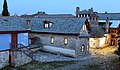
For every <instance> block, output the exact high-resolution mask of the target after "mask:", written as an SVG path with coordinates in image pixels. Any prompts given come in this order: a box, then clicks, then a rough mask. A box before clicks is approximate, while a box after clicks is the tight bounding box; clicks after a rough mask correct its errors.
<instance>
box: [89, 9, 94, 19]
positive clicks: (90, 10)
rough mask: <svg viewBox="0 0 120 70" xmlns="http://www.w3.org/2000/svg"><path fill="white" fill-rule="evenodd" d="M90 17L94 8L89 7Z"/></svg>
mask: <svg viewBox="0 0 120 70" xmlns="http://www.w3.org/2000/svg"><path fill="white" fill-rule="evenodd" d="M89 13H90V17H91V16H92V15H93V8H91V9H89Z"/></svg>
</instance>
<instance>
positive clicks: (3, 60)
mask: <svg viewBox="0 0 120 70" xmlns="http://www.w3.org/2000/svg"><path fill="white" fill-rule="evenodd" d="M7 65H9V51H3V52H0V69H1V68H3V67H5V66H7Z"/></svg>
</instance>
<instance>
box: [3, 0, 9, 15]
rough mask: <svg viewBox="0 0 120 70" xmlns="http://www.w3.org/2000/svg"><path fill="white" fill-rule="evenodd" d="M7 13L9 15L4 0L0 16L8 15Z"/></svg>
mask: <svg viewBox="0 0 120 70" xmlns="http://www.w3.org/2000/svg"><path fill="white" fill-rule="evenodd" d="M9 15H10V14H9V12H8V7H7V1H6V0H4V4H3V11H2V16H9Z"/></svg>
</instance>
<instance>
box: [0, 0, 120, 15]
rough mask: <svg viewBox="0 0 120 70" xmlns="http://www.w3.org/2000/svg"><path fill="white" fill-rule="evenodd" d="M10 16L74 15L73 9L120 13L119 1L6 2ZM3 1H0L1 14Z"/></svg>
mask: <svg viewBox="0 0 120 70" xmlns="http://www.w3.org/2000/svg"><path fill="white" fill-rule="evenodd" d="M7 3H8V9H9V11H10V14H11V15H13V14H14V13H15V12H16V13H17V14H19V15H21V14H25V13H27V14H34V13H36V12H38V11H45V12H46V13H48V14H66V13H68V14H75V7H76V6H79V7H80V9H81V10H83V9H89V8H91V7H93V8H94V10H95V11H98V12H105V11H108V12H120V7H119V6H120V0H7ZM2 5H3V0H1V1H0V12H2Z"/></svg>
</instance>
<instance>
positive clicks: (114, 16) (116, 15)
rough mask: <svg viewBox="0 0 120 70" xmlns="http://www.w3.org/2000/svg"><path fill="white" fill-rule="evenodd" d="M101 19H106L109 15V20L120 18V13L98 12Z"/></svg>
mask: <svg viewBox="0 0 120 70" xmlns="http://www.w3.org/2000/svg"><path fill="white" fill-rule="evenodd" d="M98 16H99V19H100V20H106V19H107V17H108V19H109V20H120V13H107V12H106V13H98Z"/></svg>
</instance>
